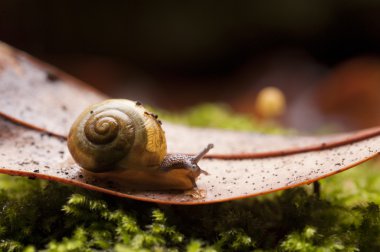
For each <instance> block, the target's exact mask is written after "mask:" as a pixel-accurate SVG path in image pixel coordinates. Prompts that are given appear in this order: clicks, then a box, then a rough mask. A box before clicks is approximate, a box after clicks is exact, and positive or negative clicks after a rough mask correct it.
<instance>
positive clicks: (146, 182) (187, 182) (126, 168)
mask: <svg viewBox="0 0 380 252" xmlns="http://www.w3.org/2000/svg"><path fill="white" fill-rule="evenodd" d="M68 147H69V150H70V153H71V155H72V157H73V158H74V160H75V161H76V162H77V163H78V164H79V165H80V166H81V167H82V168H84V169H85V170H86V171H87V173H90V174H92V175H95V176H97V177H105V178H107V179H111V180H117V181H121V182H122V183H125V184H126V185H127V187H132V188H144V189H145V188H146V189H160V190H161V189H179V190H188V189H192V188H194V187H196V183H195V180H196V179H197V177H198V176H199V175H200V174H201V173H203V174H207V172H205V171H203V170H202V169H201V168H200V167H199V166H198V164H197V163H198V161H199V160H200V159H202V158H203V157H204V156H205V155H206V153H207V152H208V151H209V150H210V149H211V148H213V145H212V144H209V145H208V146H207V147H206V148H205V149H204V150H203V151H201V152H200V153H199V154H198V155H196V156H191V155H185V154H168V153H167V148H166V139H165V133H164V131H163V130H162V128H161V121H160V120H158V119H157V115H155V114H152V113H150V112H148V111H147V110H146V109H145V108H144V107H143V106H142V104H141V103H140V102H134V101H130V100H125V99H111V100H106V101H104V102H101V103H98V104H94V105H92V106H90V107H88V108H87V109H85V110H84V111H83V112H82V113H81V114H80V116H79V117H78V118H77V120H76V121H75V122H74V124H73V125H72V127H71V130H70V133H69V137H68Z"/></svg>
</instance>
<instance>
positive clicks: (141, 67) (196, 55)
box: [0, 0, 380, 132]
mask: <svg viewBox="0 0 380 252" xmlns="http://www.w3.org/2000/svg"><path fill="white" fill-rule="evenodd" d="M379 17H380V1H375V0H362V1H359V0H358V1H353V0H345V1H343V0H336V1H332V0H310V1H300V0H292V1H290V0H283V1H273V0H267V1H236V2H234V3H232V2H231V1H191V2H190V1H187V2H180V1H124V2H122V3H118V4H116V3H111V1H108V2H104V1H48V0H35V1H27V0H0V40H2V41H4V42H6V43H8V44H11V45H13V46H15V47H17V48H19V49H22V50H24V51H26V52H28V53H30V54H32V55H34V56H36V57H38V58H40V59H42V60H44V61H47V62H49V63H50V64H53V65H55V66H57V67H59V68H61V69H63V70H64V71H66V72H68V73H70V74H72V75H74V76H76V77H77V78H79V79H82V80H84V81H85V82H87V83H89V84H91V85H93V86H95V87H96V88H98V89H100V90H101V91H103V92H105V93H107V94H109V95H110V96H112V97H118V98H129V99H134V100H140V101H142V102H144V103H148V104H150V105H153V106H158V107H160V108H163V109H167V110H170V111H177V112H180V111H183V110H184V109H186V108H189V107H191V106H194V105H197V104H200V103H205V102H213V103H214V102H216V103H225V104H228V105H229V106H231V109H232V110H233V111H235V112H239V113H244V114H246V115H247V116H250V117H252V118H256V119H257V118H261V119H264V120H266V119H269V120H275V121H278V122H280V123H282V124H283V125H285V126H287V127H294V128H296V129H299V130H302V131H308V132H311V131H316V130H320V129H325V128H327V129H328V128H334V129H337V130H343V129H344V130H346V129H357V128H363V127H370V126H375V125H379V124H380V109H379V105H380V58H379V53H380V18H379ZM266 87H275V88H270V89H268V88H267V89H264V88H266ZM263 89H264V91H263ZM260 91H261V93H260ZM268 108H269V109H268Z"/></svg>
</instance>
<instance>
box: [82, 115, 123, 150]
mask: <svg viewBox="0 0 380 252" xmlns="http://www.w3.org/2000/svg"><path fill="white" fill-rule="evenodd" d="M103 114H104V112H103V113H99V114H96V115H93V116H91V117H90V118H89V119H88V121H87V122H86V124H85V129H84V132H85V134H86V137H87V139H88V140H89V141H90V142H92V143H94V144H106V143H110V142H112V141H113V140H114V139H115V138H116V137H117V136H118V132H119V130H120V122H119V121H118V119H117V118H115V117H112V116H109V115H103Z"/></svg>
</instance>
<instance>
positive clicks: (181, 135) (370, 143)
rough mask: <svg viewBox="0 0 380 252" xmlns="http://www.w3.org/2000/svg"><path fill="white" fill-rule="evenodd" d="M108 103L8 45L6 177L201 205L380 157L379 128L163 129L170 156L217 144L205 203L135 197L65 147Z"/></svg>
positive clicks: (1, 103)
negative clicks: (275, 132)
mask: <svg viewBox="0 0 380 252" xmlns="http://www.w3.org/2000/svg"><path fill="white" fill-rule="evenodd" d="M105 98H106V96H104V95H102V94H100V93H98V92H97V91H95V90H93V89H91V88H89V87H88V86H87V85H85V84H83V83H80V82H79V81H78V80H75V79H74V78H72V77H69V76H67V75H66V74H64V73H61V72H60V71H58V70H56V69H54V68H52V67H50V66H47V65H45V64H43V63H41V62H38V61H36V60H35V59H33V58H31V57H30V56H28V55H26V54H24V53H22V52H19V51H17V50H14V49H11V48H10V47H8V46H6V45H4V44H1V46H0V114H2V115H3V118H0V129H1V131H0V141H1V142H0V157H1V159H0V167H1V168H0V172H2V173H7V174H13V175H21V176H29V177H38V178H43V179H49V180H55V181H59V182H62V183H68V184H74V185H78V186H81V187H84V188H88V189H91V190H96V191H101V192H105V193H109V194H113V195H117V196H120V197H128V198H134V199H140V200H145V201H153V202H159V203H168V204H201V203H212V202H220V201H226V200H231V199H236V198H243V197H251V196H255V195H261V194H266V193H269V192H273V191H277V190H283V189H286V188H290V187H294V186H298V185H302V184H308V183H311V182H313V181H315V180H318V179H321V178H324V177H326V176H330V175H333V174H335V173H337V172H341V171H343V170H345V169H348V168H350V167H353V166H355V165H357V164H359V163H361V162H364V161H366V160H368V159H370V158H372V157H374V156H376V155H377V154H378V153H379V151H380V150H379V148H380V136H378V135H379V134H380V129H379V128H373V129H368V130H364V131H361V132H354V133H347V134H339V135H332V136H323V137H307V136H298V137H294V136H293V137H289V136H270V135H262V134H255V133H248V132H234V131H224V130H217V129H200V128H190V127H186V126H179V125H173V124H169V123H164V129H165V131H166V136H167V140H168V148H169V152H183V153H196V152H198V151H199V150H200V149H202V148H203V147H204V146H205V145H206V144H207V143H210V142H212V143H214V144H215V146H216V147H215V150H213V151H212V154H211V155H209V156H208V158H207V159H204V160H202V161H201V162H200V166H201V167H202V168H203V169H204V170H206V171H208V172H209V173H210V175H208V176H204V175H201V176H200V178H199V180H198V181H197V184H198V186H199V188H200V189H202V190H204V191H205V192H206V196H205V197H204V198H201V199H197V198H193V197H191V196H188V195H186V194H183V193H181V192H147V191H144V192H143V191H133V190H131V189H127V188H126V187H125V186H122V185H118V184H116V182H114V181H107V180H102V179H99V178H94V177H92V176H90V175H88V174H86V173H84V172H83V170H82V169H81V168H80V167H78V166H77V165H76V164H75V163H74V161H73V160H72V158H71V156H70V154H69V152H68V150H67V147H66V140H65V136H66V135H67V132H68V129H69V127H70V125H71V122H72V121H73V120H74V119H75V118H76V116H77V115H78V114H79V113H80V112H81V110H82V109H83V108H84V107H86V106H87V105H89V104H91V103H94V102H97V101H99V100H102V99H105ZM11 121H13V122H18V123H19V124H14V123H13V122H11ZM20 124H21V125H20ZM34 129H37V130H34Z"/></svg>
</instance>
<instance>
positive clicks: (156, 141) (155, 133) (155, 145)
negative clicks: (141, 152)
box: [144, 114, 165, 152]
mask: <svg viewBox="0 0 380 252" xmlns="http://www.w3.org/2000/svg"><path fill="white" fill-rule="evenodd" d="M145 116H146V117H147V120H145V122H144V124H145V129H146V135H147V141H146V146H145V148H146V150H147V151H149V152H157V151H160V150H161V148H162V145H163V144H165V143H164V142H165V136H164V131H163V130H162V129H161V126H160V125H159V124H158V122H157V121H156V120H155V119H154V118H153V117H152V116H151V115H150V114H145Z"/></svg>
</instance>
